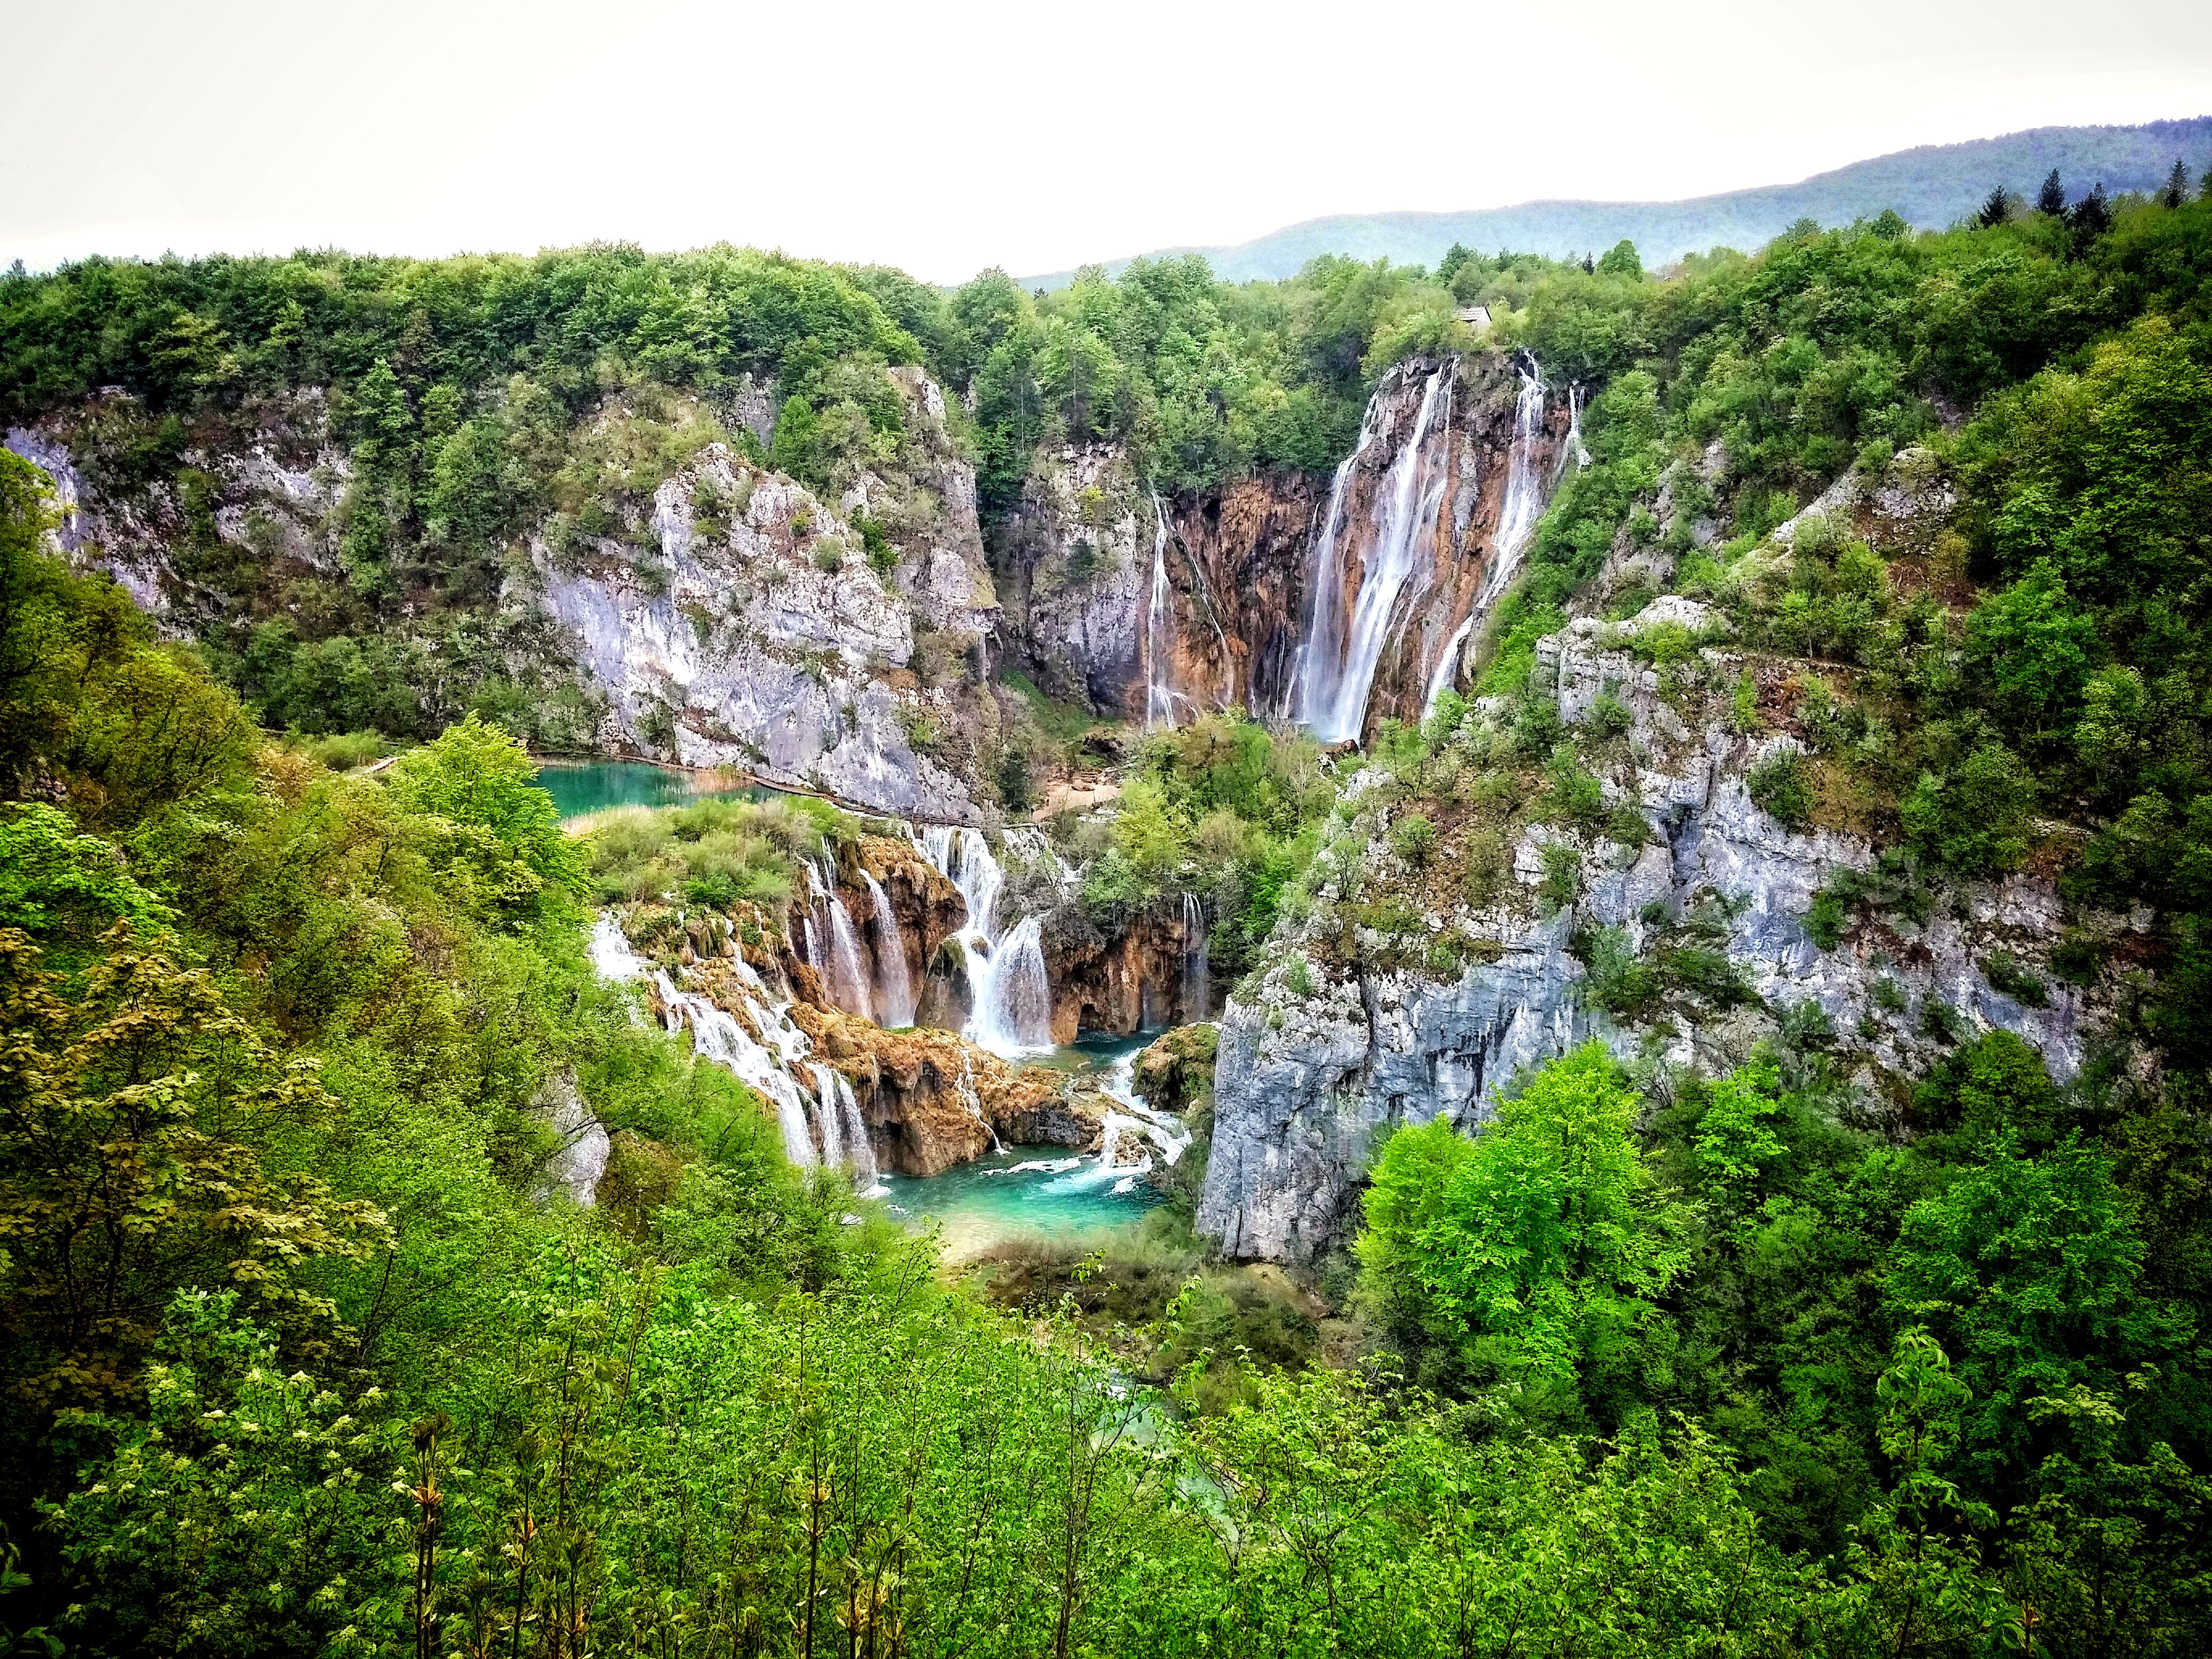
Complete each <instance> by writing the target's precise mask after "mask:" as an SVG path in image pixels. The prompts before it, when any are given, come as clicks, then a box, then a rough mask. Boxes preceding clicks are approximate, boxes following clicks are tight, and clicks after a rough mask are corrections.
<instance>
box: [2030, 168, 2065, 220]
mask: <svg viewBox="0 0 2212 1659" xmlns="http://www.w3.org/2000/svg"><path fill="white" fill-rule="evenodd" d="M2035 210H2036V211H2037V212H2038V213H2043V214H2048V215H2049V216H2051V218H2054V219H2056V218H2058V217H2060V216H2062V215H2063V214H2064V213H2065V211H2066V186H2065V185H2062V184H2061V183H2059V182H2058V169H2057V167H2053V168H2051V172H2050V173H2049V175H2048V176H2047V177H2045V179H2044V181H2043V188H2042V189H2041V190H2039V191H2036V192H2035Z"/></svg>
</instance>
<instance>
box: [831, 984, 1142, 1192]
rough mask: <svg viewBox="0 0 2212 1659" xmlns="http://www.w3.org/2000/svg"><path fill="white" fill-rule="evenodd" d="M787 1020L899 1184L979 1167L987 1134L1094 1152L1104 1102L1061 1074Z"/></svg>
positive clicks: (890, 1035) (951, 1044)
mask: <svg viewBox="0 0 2212 1659" xmlns="http://www.w3.org/2000/svg"><path fill="white" fill-rule="evenodd" d="M791 1017H792V1019H793V1023H794V1024H797V1025H798V1026H799V1029H800V1030H803V1031H805V1033H806V1034H807V1036H809V1037H810V1038H811V1039H812V1040H813V1042H814V1046H815V1052H816V1054H817V1056H818V1057H820V1058H821V1059H822V1060H824V1061H826V1062H827V1063H828V1064H829V1065H831V1066H836V1068H837V1069H838V1070H839V1071H840V1072H842V1073H844V1074H845V1077H846V1079H848V1081H849V1082H850V1083H851V1084H852V1085H853V1093H854V1098H855V1099H856V1100H857V1101H858V1102H859V1103H860V1116H861V1119H862V1120H863V1121H865V1122H866V1124H867V1126H868V1139H869V1140H870V1142H871V1144H872V1145H873V1146H874V1147H875V1152H876V1161H877V1163H878V1164H880V1165H881V1166H882V1167H883V1168H884V1169H886V1170H891V1171H893V1172H895V1173H896V1174H899V1175H908V1176H932V1175H939V1174H941V1173H942V1172H943V1171H945V1170H949V1169H951V1167H952V1166H953V1165H954V1164H965V1163H967V1162H968V1161H969V1159H971V1158H980V1157H981V1156H982V1155H983V1154H984V1153H986V1152H989V1151H991V1149H992V1145H993V1141H992V1136H993V1134H994V1132H995V1133H996V1135H997V1138H998V1140H999V1142H1000V1143H1001V1144H1003V1145H1006V1146H1066V1147H1070V1148H1073V1149H1074V1150H1076V1151H1079V1152H1088V1151H1091V1150H1093V1149H1094V1148H1096V1147H1097V1144H1098V1136H1099V1128H1100V1125H1101V1122H1102V1121H1103V1115H1104V1110H1105V1106H1106V1102H1105V1100H1104V1097H1102V1096H1100V1095H1098V1094H1097V1093H1095V1092H1093V1091H1079V1090H1076V1089H1074V1088H1073V1087H1072V1086H1071V1085H1070V1082H1069V1079H1068V1078H1067V1077H1066V1074H1065V1073H1060V1072H1055V1071H1053V1070H1051V1069H1049V1068H1048V1067H1045V1066H1014V1065H1012V1064H1010V1063H1008V1062H1007V1061H1006V1060H1001V1059H1000V1058H999V1056H998V1055H996V1054H990V1053H987V1052H986V1051H985V1050H983V1049H981V1048H976V1047H975V1045H974V1044H973V1043H969V1042H963V1040H962V1039H961V1038H959V1037H958V1036H955V1035H954V1034H953V1033H951V1032H950V1031H942V1030H929V1029H927V1028H923V1027H916V1028H915V1029H914V1030H908V1031H886V1030H883V1029H882V1027H880V1026H878V1025H875V1024H872V1023H871V1022H869V1021H867V1020H864V1019H855V1018H852V1017H850V1016H848V1015H844V1014H839V1013H836V1012H827V1011H824V1010H823V1009H821V1008H818V1007H815V1006H811V1005H808V1004H797V1005H794V1006H793V1009H792V1013H791Z"/></svg>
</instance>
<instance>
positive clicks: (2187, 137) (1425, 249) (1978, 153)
mask: <svg viewBox="0 0 2212 1659" xmlns="http://www.w3.org/2000/svg"><path fill="white" fill-rule="evenodd" d="M2177 160H2178V161H2180V162H2181V163H2182V164H2183V166H2184V167H2185V168H2187V169H2189V170H2190V171H2191V173H2197V172H2201V171H2203V168H2204V167H2207V166H2208V165H2212V116H2198V117H2197V118H2194V119H2191V120H2185V121H2152V122H2148V123H2147V124H2145V125H2142V126H2139V127H2037V128H2033V129H2032V130H2030V131H2027V132H2014V133H2008V134H2006V135H2005V136H2004V137H2002V138H1977V139H1972V140H1970V141H1968V142H1967V143H1961V144H1923V145H1920V146H1918V147H1917V148H1916V149H1905V150H1899V151H1897V152H1896V153H1894V154H1893V155H1877V156H1875V157H1873V158H1872V159H1870V160H1868V161H1854V162H1852V163H1850V165H1849V166H1848V167H1837V168H1835V169H1833V170H1832V171H1831V172H1827V173H1815V174H1814V175H1813V176H1812V177H1811V178H1809V179H1801V180H1799V181H1798V182H1797V183H1796V184H1791V185H1762V186H1759V188H1757V189H1753V190H1739V191H1729V192H1727V193H1726V194H1723V195H1720V196H1707V197H1699V198H1696V199H1693V200H1691V201H1686V202H1522V203H1520V204H1517V205H1516V206H1512V207H1499V208H1478V209H1473V210H1468V211H1465V212H1460V213H1352V214H1340V215H1338V216H1334V217H1332V218H1327V219H1311V220H1308V221H1306V222H1304V223H1303V224H1296V225H1288V226H1285V228H1282V229H1281V230H1276V231H1270V232H1269V233H1268V234H1267V235H1265V236H1260V237H1255V239H1253V240H1251V241H1249V242H1240V243H1238V244H1237V246H1233V247H1206V248H1199V249H1194V250H1184V249H1175V250H1170V252H1167V253H1165V254H1157V253H1156V254H1153V255H1152V256H1151V257H1152V258H1155V259H1158V258H1173V257H1175V256H1176V255H1177V254H1179V253H1182V252H1198V253H1200V254H1202V255H1203V256H1204V257H1205V258H1206V263H1207V264H1209V265H1211V266H1212V268H1213V270H1215V271H1216V272H1217V273H1218V275H1219V276H1222V277H1223V278H1224V279H1225V280H1227V281H1231V282H1252V281H1261V282H1267V281H1279V280H1281V279H1283V278H1285V277H1287V276H1291V274H1293V273H1294V272H1296V271H1297V270H1301V269H1303V268H1304V265H1305V264H1307V262H1308V261H1310V260H1311V259H1315V258H1319V257H1321V256H1322V255H1324V254H1335V255H1338V256H1340V257H1341V258H1352V259H1361V260H1368V259H1389V260H1390V261H1391V262H1393V263H1394V264H1424V265H1433V264H1436V262H1437V260H1438V259H1439V258H1442V257H1443V252H1444V250H1445V249H1446V248H1448V247H1449V246H1451V245H1452V244H1453V243H1455V242H1463V243H1465V244H1466V245H1467V246H1469V247H1479V248H1512V249H1516V250H1521V251H1524V252H1531V253H1542V254H1547V255H1549V256H1550V257H1552V258H1573V257H1575V256H1576V255H1577V254H1579V253H1583V252H1594V251H1595V250H1596V249H1599V248H1605V247H1611V246H1613V244H1614V243H1615V242H1617V241H1620V240H1623V239H1624V238H1625V239H1626V240H1630V241H1632V242H1634V243H1635V244H1636V245H1637V246H1638V247H1639V248H1641V249H1642V250H1643V251H1644V258H1646V259H1648V260H1649V261H1650V262H1651V263H1652V264H1672V263H1673V262H1674V261H1675V260H1677V259H1680V258H1686V256H1688V255H1690V254H1692V253H1709V252H1711V251H1712V250H1713V249H1715V248H1718V247H1735V248H1756V247H1759V246H1763V245H1764V244H1765V242H1767V241H1768V240H1770V239H1771V238H1772V237H1775V236H1778V235H1780V234H1782V233H1783V232H1784V230H1786V229H1788V228H1790V226H1791V225H1793V224H1795V223H1796V222H1797V221H1798V220H1800V219H1812V220H1814V221H1815V222H1818V223H1820V224H1824V225H1835V224H1846V223H1849V222H1850V221H1851V220H1853V219H1862V218H1863V219H1873V218H1876V217H1879V216H1881V214H1883V213H1886V212H1894V213H1897V214H1899V215H1900V216H1903V217H1904V218H1905V220H1906V221H1907V222H1909V223H1911V224H1912V225H1914V226H1916V227H1917V228H1921V229H1925V230H1940V229H1942V228H1943V227H1945V226H1947V225H1948V224H1950V223H1951V222H1953V221H1954V220H1956V219H1959V218H1960V217H1962V216H1965V215H1966V213H1967V212H1968V211H1969V210H1971V209H1972V207H1973V205H1974V204H1975V203H1977V202H1978V201H1980V200H1981V198H1982V197H1984V196H1985V195H1987V194H1988V193H1989V191H1990V188H1991V187H1992V186H1993V185H2004V186H2005V187H2006V188H2007V189H2008V190H2010V191H2013V192H2014V193H2015V195H2027V194H2029V193H2031V192H2033V191H2034V189H2035V187H2036V185H2038V184H2039V183H2040V182H2041V181H2042V179H2043V177H2044V175H2045V173H2049V172H2050V171H2051V169H2052V168H2054V167H2056V168H2057V170H2058V171H2059V173H2061V174H2062V175H2063V177H2065V178H2067V179H2073V180H2075V181H2077V182H2076V184H2075V192H2076V193H2077V194H2082V195H2086V194H2087V191H2088V190H2089V188H2090V186H2092V185H2097V184H2102V185H2104V186H2105V189H2106V192H2107V193H2108V194H2111V195H2114V196H2118V195H2120V194H2123V193H2124V192H2126V191H2141V192H2143V193H2146V194H2148V192H2149V191H2154V190H2155V189H2157V188H2158V186H2159V185H2160V184H2161V183H2163V182H2164V180H2165V179H2166V173H2167V171H2168V170H2169V169H2170V168H2171V167H2172V166H2173V163H2174V162H2175V161H2177ZM1128 263H1129V261H1127V260H1126V259H1116V260H1109V261H1108V263H1107V267H1106V268H1107V269H1108V270H1110V271H1113V272H1115V274H1117V275H1118V274H1119V273H1120V271H1121V269H1122V267H1123V266H1125V265H1127V264H1128ZM1071 281H1073V272H1069V271H1057V272H1054V273H1053V274H1051V275H1049V276H1029V277H1024V278H1023V282H1024V285H1026V286H1028V287H1031V288H1040V287H1042V288H1064V287H1066V285H1067V283H1070V282H1071Z"/></svg>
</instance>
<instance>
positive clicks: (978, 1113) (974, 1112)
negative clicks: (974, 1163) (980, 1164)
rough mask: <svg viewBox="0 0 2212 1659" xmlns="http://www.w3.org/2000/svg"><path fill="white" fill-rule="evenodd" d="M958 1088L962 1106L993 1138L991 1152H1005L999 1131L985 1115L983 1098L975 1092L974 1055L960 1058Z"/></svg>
mask: <svg viewBox="0 0 2212 1659" xmlns="http://www.w3.org/2000/svg"><path fill="white" fill-rule="evenodd" d="M957 1089H958V1091H959V1094H960V1103H961V1104H962V1105H963V1106H965V1107H967V1109H968V1112H969V1115H970V1116H971V1117H973V1118H974V1119H975V1121H976V1122H978V1123H980V1124H981V1125H982V1126H983V1133H985V1134H987V1135H988V1136H990V1137H991V1150H992V1151H993V1152H1005V1151H1006V1147H1005V1146H1004V1145H1003V1144H1001V1143H1000V1139H999V1132H998V1130H996V1129H995V1128H994V1127H991V1120H990V1119H989V1118H987V1117H986V1116H984V1115H983V1097H982V1096H981V1095H980V1094H978V1093H976V1091H975V1056H974V1055H973V1054H962V1055H961V1056H960V1081H959V1083H958V1085H957Z"/></svg>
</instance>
